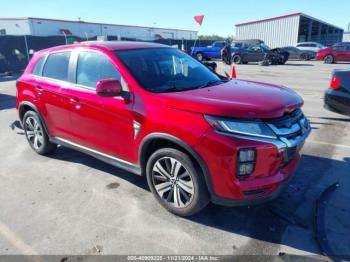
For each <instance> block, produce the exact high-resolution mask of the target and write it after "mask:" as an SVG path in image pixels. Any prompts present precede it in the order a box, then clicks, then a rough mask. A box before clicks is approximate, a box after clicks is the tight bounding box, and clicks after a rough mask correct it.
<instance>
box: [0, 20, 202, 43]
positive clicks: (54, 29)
mask: <svg viewBox="0 0 350 262" xmlns="http://www.w3.org/2000/svg"><path fill="white" fill-rule="evenodd" d="M2 28H3V29H5V30H6V34H8V35H34V36H53V35H62V33H61V32H60V30H61V29H68V30H69V31H71V32H72V34H73V35H75V36H79V37H82V38H85V37H93V36H103V35H115V36H120V37H128V38H137V39H141V40H154V39H157V38H159V36H161V37H162V38H172V39H182V38H184V39H196V38H197V32H196V31H187V30H178V29H165V28H164V29H163V28H153V27H137V26H123V25H106V24H97V23H96V24H95V23H84V22H79V23H78V22H70V21H56V20H45V19H29V20H27V19H22V20H5V19H4V20H0V29H2Z"/></svg>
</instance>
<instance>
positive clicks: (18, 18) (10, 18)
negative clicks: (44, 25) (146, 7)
mask: <svg viewBox="0 0 350 262" xmlns="http://www.w3.org/2000/svg"><path fill="white" fill-rule="evenodd" d="M0 20H42V21H53V22H67V23H82V24H91V25H106V26H124V27H136V28H145V29H164V30H176V31H187V32H196V33H198V31H196V30H188V29H177V28H165V27H154V26H139V25H121V24H109V23H98V22H85V21H74V20H63V19H51V18H39V17H0Z"/></svg>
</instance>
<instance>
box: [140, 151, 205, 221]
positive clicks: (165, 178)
mask: <svg viewBox="0 0 350 262" xmlns="http://www.w3.org/2000/svg"><path fill="white" fill-rule="evenodd" d="M172 170H173V171H172ZM146 176H147V182H148V186H149V188H150V189H151V191H152V193H153V195H154V197H155V198H156V199H157V200H158V202H159V203H160V204H161V205H162V206H163V207H164V208H166V209H167V210H168V211H169V212H171V213H173V214H175V215H178V216H183V217H186V216H191V215H194V214H195V213H198V212H199V211H201V210H202V209H203V208H204V207H205V206H206V205H207V204H208V203H209V194H208V191H207V187H206V184H205V181H204V178H203V175H202V174H201V172H200V171H199V170H198V168H196V166H195V165H194V163H193V161H192V160H191V158H190V157H189V156H188V155H187V154H186V153H184V152H182V151H179V150H177V149H173V148H162V149H159V150H157V151H155V152H154V153H153V154H152V155H151V156H150V158H149V159H148V161H147V166H146Z"/></svg>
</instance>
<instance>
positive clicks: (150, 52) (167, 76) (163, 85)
mask: <svg viewBox="0 0 350 262" xmlns="http://www.w3.org/2000/svg"><path fill="white" fill-rule="evenodd" d="M114 53H115V55H116V56H117V57H118V58H119V59H120V60H121V62H122V63H123V64H124V65H125V66H126V67H127V68H128V69H129V71H130V72H131V73H132V75H133V76H134V77H135V78H136V80H137V81H138V83H139V84H140V85H141V86H142V87H143V88H145V89H147V90H149V91H151V92H156V93H159V92H171V91H183V90H189V89H195V88H201V87H205V86H209V85H212V84H215V83H219V82H221V81H222V80H221V79H220V78H219V77H218V76H217V75H216V74H214V73H213V72H211V71H210V70H209V69H208V68H207V67H206V66H204V65H203V64H201V63H200V62H198V61H197V60H195V59H193V58H192V57H190V56H188V55H187V54H185V53H183V52H181V51H180V50H178V49H176V48H144V49H131V50H117V51H114Z"/></svg>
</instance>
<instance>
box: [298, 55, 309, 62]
mask: <svg viewBox="0 0 350 262" xmlns="http://www.w3.org/2000/svg"><path fill="white" fill-rule="evenodd" d="M300 60H301V61H306V60H309V59H308V55H307V54H301V55H300Z"/></svg>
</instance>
